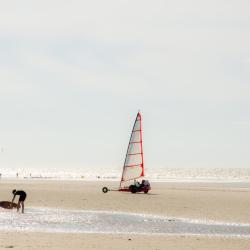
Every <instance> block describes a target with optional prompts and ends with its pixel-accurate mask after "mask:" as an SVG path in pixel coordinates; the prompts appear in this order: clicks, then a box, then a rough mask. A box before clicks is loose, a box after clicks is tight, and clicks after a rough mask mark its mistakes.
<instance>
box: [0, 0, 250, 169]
mask: <svg viewBox="0 0 250 250" xmlns="http://www.w3.org/2000/svg"><path fill="white" fill-rule="evenodd" d="M249 13H250V2H248V1H244V0H239V1H233V0H232V1H226V0H223V1H219V2H218V1H214V0H212V1H198V0H190V1H184V0H177V1H174V0H169V1H165V0H161V1H158V0H157V1H154V2H152V1H147V0H146V1H145V0H144V1H142V0H138V1H133V2H129V1H121V0H120V1H119V0H118V1H114V0H112V1H111V0H108V1H105V2H100V1H95V0H94V1H91V2H85V1H78V0H73V1H58V0H55V1H48V0H45V1H42V2H34V1H27V0H24V1H22V2H20V1H11V2H4V3H2V5H1V9H0V37H1V39H0V55H1V57H0V114H1V120H0V170H1V169H3V168H30V167H34V168H37V169H39V168H47V167H48V168H62V169H63V168H67V169H70V168H71V167H72V168H86V169H87V168H91V167H93V168H96V167H98V168H99V167H100V168H103V167H105V168H106V167H107V168H108V167H110V168H111V169H112V168H115V169H118V168H120V167H122V165H123V161H124V158H125V153H126V149H127V144H128V140H129V137H130V133H131V130H132V125H133V123H134V119H135V117H136V113H137V112H138V110H139V109H140V110H141V113H142V123H143V140H144V145H143V146H144V156H145V167H146V168H149V169H152V168H157V167H166V168H210V167H211V168H250V154H249V148H250V110H249V107H250V46H249V44H250V33H249V28H250V17H249Z"/></svg>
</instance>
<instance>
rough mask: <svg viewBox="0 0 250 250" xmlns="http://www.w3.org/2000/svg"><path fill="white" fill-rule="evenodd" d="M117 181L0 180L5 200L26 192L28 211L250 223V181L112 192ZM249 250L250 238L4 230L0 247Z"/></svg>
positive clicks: (163, 185) (157, 185) (0, 194)
mask: <svg viewBox="0 0 250 250" xmlns="http://www.w3.org/2000/svg"><path fill="white" fill-rule="evenodd" d="M117 185H118V184H117V183H115V182H112V183H102V182H88V181H52V180H51V181H45V180H42V181H40V180H13V181H7V180H1V181H0V200H10V199H11V198H12V196H11V191H12V189H23V190H25V191H27V194H28V197H27V201H26V206H27V207H34V206H39V207H53V208H64V209H88V210H108V211H127V212H138V213H150V214H161V215H166V216H174V217H187V218H195V219H211V220H217V221H225V222H240V223H250V184H249V183H232V184H230V183H217V184H215V183H153V184H152V191H151V192H150V194H148V195H145V194H130V193H120V192H108V193H107V194H103V193H102V192H101V188H102V187H103V186H108V187H117ZM6 248H14V249H34V250H36V249H109V250H110V249H116V250H120V249H126V250H128V249H144V250H148V249H155V250H156V249H162V250H163V249H175V250H178V249H180V250H186V249H201V250H202V249H228V250H231V249H235V250H236V249H237V250H241V249H246V250H247V249H250V239H242V238H218V237H205V236H155V235H154V236H142V235H116V234H111V235H110V234H109V235H106V234H67V233H35V232H22V233H21V232H18V233H17V232H4V231H0V249H6Z"/></svg>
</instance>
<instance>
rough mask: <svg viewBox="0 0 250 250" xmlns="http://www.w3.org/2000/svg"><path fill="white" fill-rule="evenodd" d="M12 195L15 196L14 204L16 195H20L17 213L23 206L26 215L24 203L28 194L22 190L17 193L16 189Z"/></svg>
mask: <svg viewBox="0 0 250 250" xmlns="http://www.w3.org/2000/svg"><path fill="white" fill-rule="evenodd" d="M12 194H13V195H14V196H13V199H12V202H14V200H15V197H16V195H19V200H18V203H17V212H18V211H19V208H20V206H22V213H24V201H25V199H26V193H25V192H24V191H22V190H18V191H17V190H16V189H14V190H13V191H12Z"/></svg>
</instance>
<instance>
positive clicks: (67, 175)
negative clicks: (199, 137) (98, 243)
mask: <svg viewBox="0 0 250 250" xmlns="http://www.w3.org/2000/svg"><path fill="white" fill-rule="evenodd" d="M0 178H2V179H16V178H18V179H52V180H86V181H119V180H120V178H121V169H119V170H118V169H117V168H114V169H110V168H91V169H90V168H85V167H82V168H73V167H72V168H70V169H62V168H4V167H0ZM145 179H148V180H149V181H151V182H250V168H167V167H166V168H163V167H162V168H150V169H145Z"/></svg>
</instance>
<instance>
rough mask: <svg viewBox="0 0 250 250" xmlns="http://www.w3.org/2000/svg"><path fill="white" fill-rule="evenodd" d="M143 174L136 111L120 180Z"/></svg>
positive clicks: (139, 116)
mask: <svg viewBox="0 0 250 250" xmlns="http://www.w3.org/2000/svg"><path fill="white" fill-rule="evenodd" d="M143 175H144V166H143V150H142V126H141V114H140V113H138V114H137V116H136V120H135V123H134V126H133V130H132V133H131V137H130V140H129V145H128V150H127V154H126V158H125V162H124V166H123V173H122V178H121V182H125V181H128V180H134V179H137V178H140V177H142V176H143Z"/></svg>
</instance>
